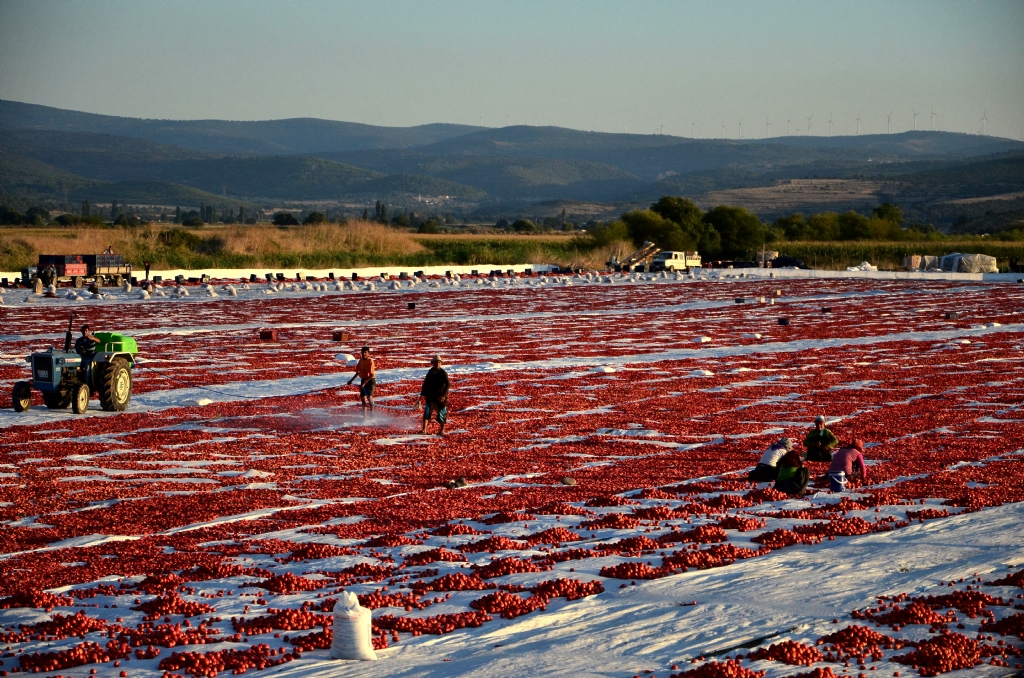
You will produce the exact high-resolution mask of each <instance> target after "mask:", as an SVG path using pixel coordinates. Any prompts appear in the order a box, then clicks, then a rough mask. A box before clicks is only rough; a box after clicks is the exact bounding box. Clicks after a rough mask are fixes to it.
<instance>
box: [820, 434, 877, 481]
mask: <svg viewBox="0 0 1024 678" xmlns="http://www.w3.org/2000/svg"><path fill="white" fill-rule="evenodd" d="M867 477H868V467H867V464H865V463H864V442H863V441H861V440H854V441H853V446H852V447H844V448H842V449H839V450H836V453H835V454H834V455H832V464H831V465H829V467H828V487H829V489H830V490H832V491H833V492H842V491H843V490H845V489H846V483H847V482H848V481H849V480H850V479H851V478H854V479H858V480H867Z"/></svg>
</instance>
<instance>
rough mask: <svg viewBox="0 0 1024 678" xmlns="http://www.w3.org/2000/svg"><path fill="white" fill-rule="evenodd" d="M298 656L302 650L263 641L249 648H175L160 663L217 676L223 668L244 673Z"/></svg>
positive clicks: (165, 667) (163, 666)
mask: <svg viewBox="0 0 1024 678" xmlns="http://www.w3.org/2000/svg"><path fill="white" fill-rule="evenodd" d="M298 658H299V652H298V651H295V652H286V651H285V650H284V648H281V649H280V650H273V649H271V647H270V646H269V645H267V644H265V643H260V644H258V645H253V646H252V647H249V648H247V649H245V650H218V651H216V652H172V653H171V656H170V657H165V658H163V659H161V660H160V664H159V667H160V670H162V671H184V672H185V673H189V674H191V675H193V676H196V678H199V677H200V676H205V677H207V678H214V677H215V676H216V675H217V674H218V673H220V672H222V671H231V673H233V674H241V673H245V672H246V671H247V670H249V669H257V670H258V669H265V668H267V667H270V666H278V665H280V664H284V663H285V662H290V661H292V660H293V659H298Z"/></svg>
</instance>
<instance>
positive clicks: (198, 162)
mask: <svg viewBox="0 0 1024 678" xmlns="http://www.w3.org/2000/svg"><path fill="white" fill-rule="evenodd" d="M0 152H3V153H6V154H9V156H10V157H11V158H12V159H13V158H18V159H19V160H17V161H14V160H12V161H11V162H9V163H7V165H8V167H9V169H10V170H11V171H13V169H14V168H15V167H20V168H21V169H20V170H19V171H21V172H27V173H28V174H26V175H25V176H24V177H21V178H18V177H16V176H14V175H11V176H10V177H6V176H4V177H0V189H2V190H5V191H7V192H9V193H10V192H18V191H21V192H31V193H33V194H36V195H40V196H57V195H59V194H60V193H61V192H62V190H63V189H61V188H60V186H61V185H66V186H87V185H88V186H101V185H103V186H105V185H106V184H105V183H103V182H135V183H128V184H125V185H126V186H128V187H134V189H138V188H139V187H141V186H142V183H138V182H147V183H148V185H149V186H150V188H149V189H146V191H145V193H146V194H147V195H159V194H160V193H161V192H160V191H157V192H156V193H154V192H153V189H154V188H155V187H156V186H158V185H160V184H180V185H183V186H189V187H192V191H193V192H192V193H189V192H182V191H180V190H178V189H174V190H171V191H170V192H169V193H167V192H165V193H166V194H168V195H171V194H173V195H176V196H178V198H177V199H176V200H175V201H173V202H174V203H177V202H181V201H183V200H184V198H183V197H182V196H188V195H197V196H198V195H199V192H208V193H210V194H215V195H216V196H219V200H220V201H223V200H224V198H226V197H231V198H243V199H249V198H255V199H275V200H280V199H285V200H287V199H296V200H324V199H328V200H329V199H338V198H341V197H344V196H353V195H369V196H377V197H384V196H387V195H394V194H410V195H416V194H425V195H451V196H457V197H465V198H469V199H480V198H483V197H484V196H485V195H486V193H485V192H484V191H482V190H480V189H478V188H472V187H468V186H461V185H458V184H456V183H453V182H451V181H447V180H445V179H443V178H438V177H425V176H416V175H414V174H409V173H403V174H400V175H399V176H396V177H385V175H384V174H382V173H379V172H374V171H372V170H365V169H362V168H359V167H353V166H351V165H345V164H343V163H338V162H333V161H329V160H324V159H322V158H313V157H308V156H296V155H287V156H249V157H234V156H233V157H225V156H220V155H215V154H211V153H202V152H199V151H194V150H191V149H183V148H179V147H177V146H170V145H167V144H159V143H155V142H152V141H148V140H145V139H133V138H130V137H118V136H113V135H108V134H92V133H82V132H52V131H38V130H14V131H7V132H4V133H3V135H2V136H0ZM29 160H31V162H29ZM28 175H31V176H32V177H33V178H31V179H30V178H28ZM58 175H59V176H58ZM96 182H100V183H96ZM134 189H133V190H134ZM196 191H199V192H196ZM87 193H88V191H87ZM204 195H205V193H204ZM96 199H98V198H96ZM185 202H186V204H198V202H199V200H198V199H197V200H195V201H194V203H193V202H192V201H185Z"/></svg>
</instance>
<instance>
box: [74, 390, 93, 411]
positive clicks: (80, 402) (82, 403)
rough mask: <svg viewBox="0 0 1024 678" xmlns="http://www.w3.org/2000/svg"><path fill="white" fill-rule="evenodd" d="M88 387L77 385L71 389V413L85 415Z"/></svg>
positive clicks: (87, 404)
mask: <svg viewBox="0 0 1024 678" xmlns="http://www.w3.org/2000/svg"><path fill="white" fill-rule="evenodd" d="M89 395H90V393H89V387H88V386H86V385H85V384H79V385H78V386H75V387H74V388H73V389H71V411H72V412H74V413H75V414H85V411H86V410H87V409H89Z"/></svg>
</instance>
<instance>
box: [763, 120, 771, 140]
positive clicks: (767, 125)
mask: <svg viewBox="0 0 1024 678" xmlns="http://www.w3.org/2000/svg"><path fill="white" fill-rule="evenodd" d="M764 136H765V138H766V139H767V138H770V137H771V136H772V123H771V122H770V121H769V120H768V118H765V119H764Z"/></svg>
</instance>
